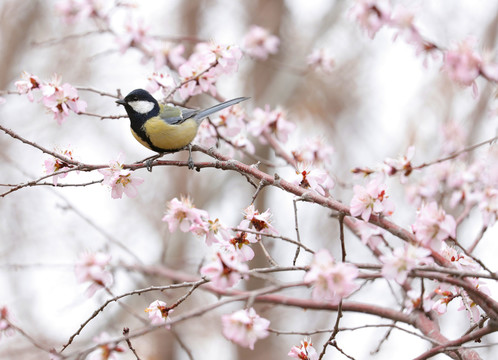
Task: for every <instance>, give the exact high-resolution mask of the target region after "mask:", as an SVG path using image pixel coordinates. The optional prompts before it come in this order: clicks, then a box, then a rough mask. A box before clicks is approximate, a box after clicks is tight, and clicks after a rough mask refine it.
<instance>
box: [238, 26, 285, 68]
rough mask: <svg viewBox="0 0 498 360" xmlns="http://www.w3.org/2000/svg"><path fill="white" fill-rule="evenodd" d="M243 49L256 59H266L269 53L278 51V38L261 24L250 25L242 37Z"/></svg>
mask: <svg viewBox="0 0 498 360" xmlns="http://www.w3.org/2000/svg"><path fill="white" fill-rule="evenodd" d="M243 41H244V51H245V52H246V54H248V55H249V56H251V57H253V58H256V59H258V60H266V59H268V56H269V55H270V54H276V53H277V52H278V46H279V45H280V40H279V38H278V37H276V36H275V35H271V34H270V32H269V31H268V30H266V29H264V28H262V27H261V26H257V25H252V26H251V28H250V29H249V32H248V33H247V34H246V36H245V37H244V40H243Z"/></svg>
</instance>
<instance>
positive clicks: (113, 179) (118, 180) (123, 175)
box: [99, 154, 144, 199]
mask: <svg viewBox="0 0 498 360" xmlns="http://www.w3.org/2000/svg"><path fill="white" fill-rule="evenodd" d="M121 158H122V156H121V154H120V155H119V156H118V159H117V160H113V161H111V163H110V167H109V168H107V169H100V170H99V172H100V173H101V174H102V175H104V180H103V184H105V185H108V186H110V187H111V197H112V198H113V199H121V198H122V197H123V194H126V195H127V196H128V197H130V198H134V197H136V196H137V195H138V189H137V187H138V186H140V185H141V184H142V183H143V182H144V179H142V178H140V177H138V176H132V175H131V171H129V170H123V165H122V164H121V161H122V160H121Z"/></svg>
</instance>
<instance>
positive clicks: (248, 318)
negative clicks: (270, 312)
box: [221, 308, 270, 350]
mask: <svg viewBox="0 0 498 360" xmlns="http://www.w3.org/2000/svg"><path fill="white" fill-rule="evenodd" d="M221 322H222V325H223V335H224V336H225V337H226V338H227V339H229V340H231V341H233V342H235V343H237V344H239V345H240V346H243V347H248V348H249V349H251V350H253V349H254V344H255V343H256V341H257V340H258V339H264V338H265V337H267V336H268V335H269V332H268V327H269V326H270V321H269V320H267V319H265V318H262V317H260V316H259V315H258V314H256V311H255V310H254V309H253V308H249V309H245V310H239V311H236V312H234V313H233V314H231V315H228V314H227V315H223V316H222V317H221Z"/></svg>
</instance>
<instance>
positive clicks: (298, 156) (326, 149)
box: [292, 136, 334, 166]
mask: <svg viewBox="0 0 498 360" xmlns="http://www.w3.org/2000/svg"><path fill="white" fill-rule="evenodd" d="M333 154H334V148H333V147H332V146H331V145H329V144H327V143H326V142H325V140H324V139H323V138H322V137H319V136H317V137H314V138H307V139H306V141H305V143H304V144H303V146H302V147H301V148H299V149H296V150H294V151H292V156H293V157H294V159H295V160H296V161H297V162H299V163H305V164H312V165H315V166H316V165H320V164H328V163H330V160H331V157H332V155H333Z"/></svg>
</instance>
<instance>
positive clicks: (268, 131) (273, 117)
mask: <svg viewBox="0 0 498 360" xmlns="http://www.w3.org/2000/svg"><path fill="white" fill-rule="evenodd" d="M295 128H296V125H294V124H293V123H291V122H290V121H288V120H287V117H286V114H285V112H284V111H283V109H281V108H280V107H277V108H276V109H275V110H270V106H269V105H266V106H265V108H264V110H263V109H261V108H256V109H254V111H253V113H252V118H251V119H249V124H248V125H247V130H248V131H249V132H250V133H251V134H252V135H253V136H256V137H257V138H258V140H259V141H260V142H261V143H262V144H266V143H267V141H266V139H265V135H266V136H268V135H275V137H276V138H277V139H278V140H279V141H281V142H283V143H286V142H287V140H288V138H289V135H290V134H291V133H292V132H293V131H294V129H295Z"/></svg>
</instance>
